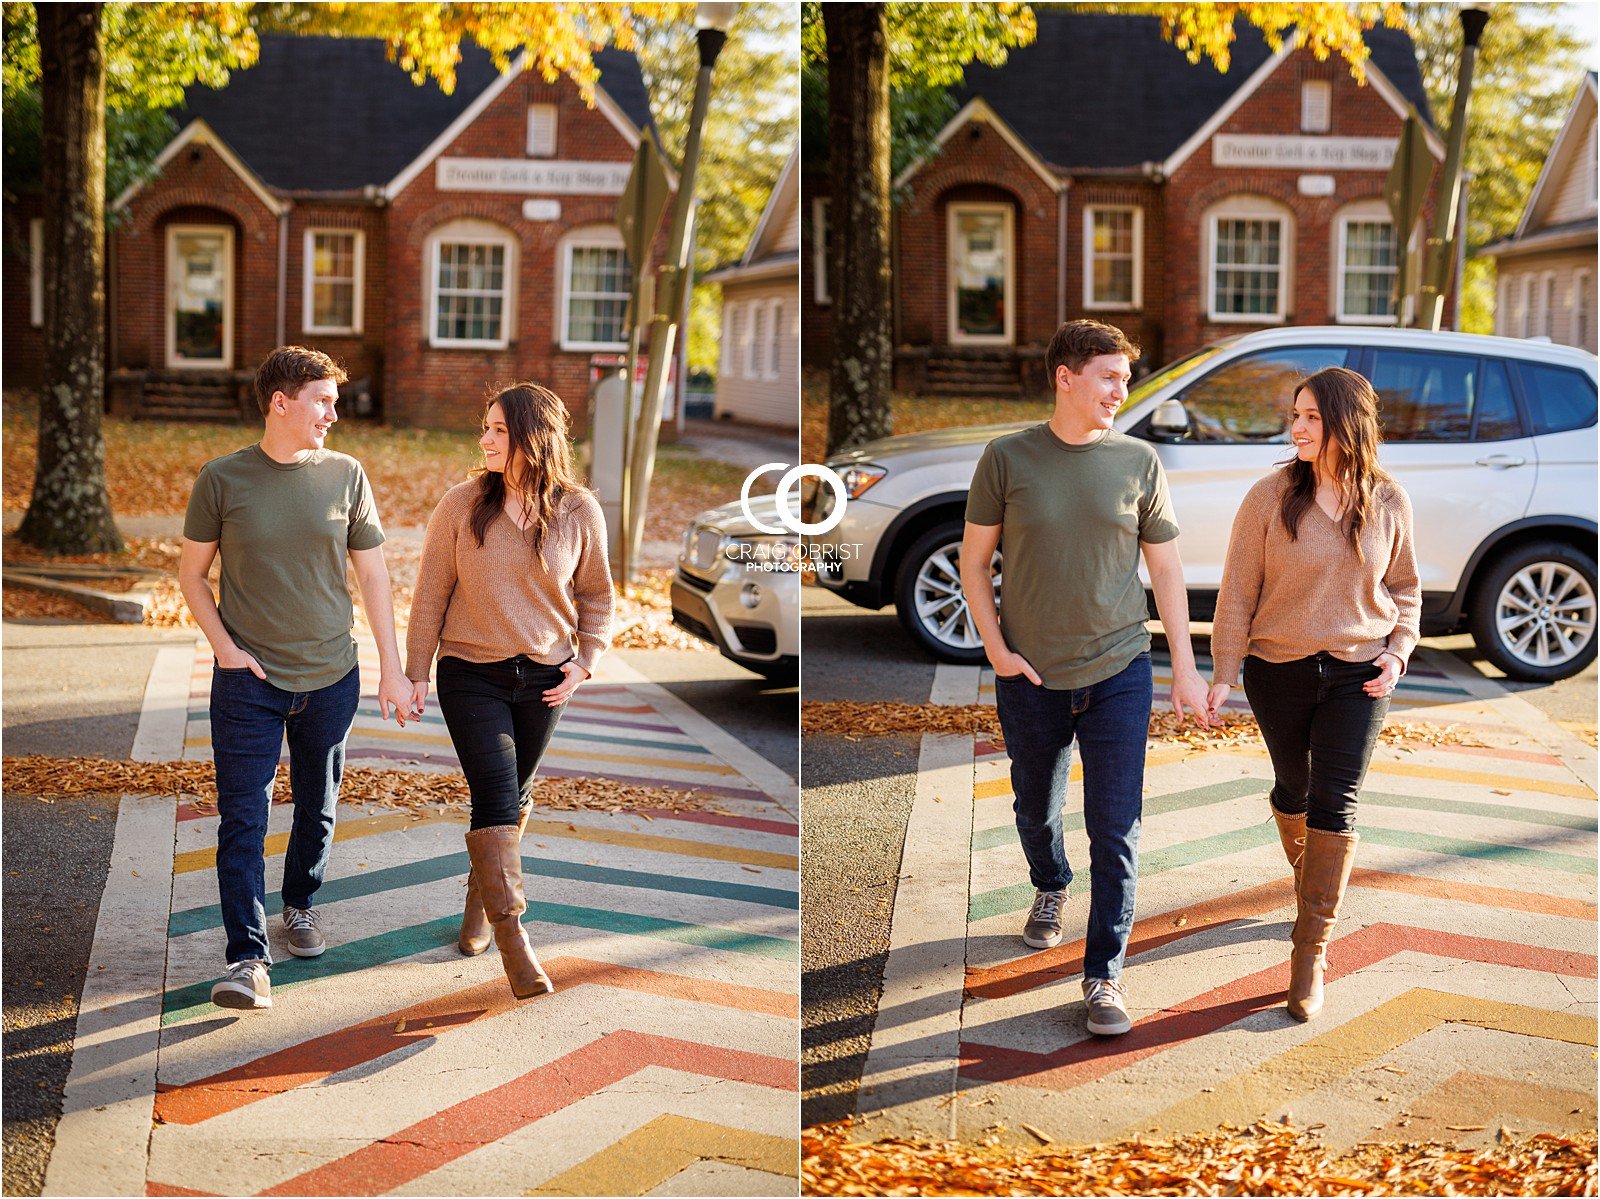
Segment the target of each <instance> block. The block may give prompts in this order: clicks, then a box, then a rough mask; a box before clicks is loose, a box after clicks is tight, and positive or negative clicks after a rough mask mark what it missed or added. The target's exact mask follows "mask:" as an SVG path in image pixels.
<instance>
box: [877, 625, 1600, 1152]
mask: <svg viewBox="0 0 1600 1199" xmlns="http://www.w3.org/2000/svg"><path fill="white" fill-rule="evenodd" d="M1156 674H1157V680H1158V693H1157V701H1156V702H1157V705H1158V707H1159V706H1163V705H1164V704H1165V703H1166V702H1167V700H1166V694H1165V691H1166V689H1167V687H1170V669H1169V667H1167V665H1166V664H1165V663H1157V666H1156ZM1163 676H1165V677H1163ZM1162 684H1166V686H1165V687H1164V686H1162ZM933 701H934V702H937V703H950V704H959V703H972V702H983V703H993V702H994V691H993V681H992V677H991V676H990V674H989V672H988V671H987V670H985V671H982V672H980V671H979V670H978V669H977V668H970V667H967V668H964V667H941V668H940V671H939V674H938V677H937V679H936V682H935V684H934V695H933ZM1235 705H1237V707H1235ZM1230 707H1235V710H1247V704H1245V703H1244V702H1243V697H1242V695H1240V694H1239V693H1237V692H1236V693H1235V698H1234V700H1233V701H1232V702H1230ZM1392 711H1393V714H1394V715H1395V716H1396V717H1399V718H1402V719H1404V718H1411V719H1422V720H1427V721H1430V722H1434V723H1440V724H1445V723H1451V724H1456V725H1458V726H1460V727H1462V728H1463V729H1465V730H1469V731H1471V732H1472V733H1473V734H1475V735H1476V736H1477V737H1478V738H1479V739H1481V740H1482V741H1483V742H1485V743H1486V745H1487V746H1488V748H1484V747H1469V746H1458V745H1440V746H1430V747H1427V748H1417V749H1412V748H1410V747H1407V748H1404V749H1402V748H1397V747H1380V748H1379V750H1378V752H1377V754H1376V755H1375V757H1374V760H1373V765H1372V769H1371V771H1370V772H1369V774H1368V778H1367V787H1366V788H1364V789H1363V792H1362V799H1361V815H1360V824H1359V828H1360V831H1361V834H1362V842H1361V847H1360V850H1359V854H1358V857H1357V868H1356V871H1355V874H1354V876H1353V878H1352V884H1351V888H1350V891H1349V893H1348V896H1347V899H1346V904H1345V909H1344V913H1343V918H1342V919H1341V922H1340V924H1339V926H1338V932H1337V936H1336V940H1335V941H1334V943H1333V946H1332V948H1331V949H1330V953H1329V962H1330V968H1329V975H1328V979H1329V982H1328V999H1327V1006H1326V1008H1325V1010H1324V1012H1323V1014H1322V1015H1321V1016H1320V1017H1319V1018H1318V1019H1317V1020H1315V1021H1313V1022H1311V1023H1309V1024H1306V1025H1301V1024H1297V1023H1295V1022H1294V1021H1292V1020H1291V1019H1290V1018H1289V1017H1288V1016H1287V1014H1286V1013H1285V1012H1284V1010H1283V989H1284V987H1285V986H1286V984H1287V979H1288V968H1287V960H1288V933H1289V926H1290V924H1291V922H1292V919H1293V913H1294V896H1293V888H1292V883H1291V880H1290V878H1289V871H1288V868H1287V865H1286V864H1285V863H1284V861H1283V856H1282V851H1281V849H1280V848H1279V845H1278V838H1277V834H1276V831H1275V829H1274V827H1273V825H1272V823H1271V821H1270V819H1269V816H1268V809H1267V807H1266V798H1265V797H1266V794H1267V791H1268V789H1269V788H1270V786H1271V778H1272V774H1271V767H1270V763H1269V762H1268V760H1267V756H1266V753H1265V751H1264V750H1263V749H1260V748H1256V747H1236V748H1226V749H1207V750H1204V751H1200V750H1196V749H1194V748H1192V747H1189V746H1185V745H1173V744H1170V743H1168V744H1154V745H1153V746H1152V748H1151V751H1150V754H1149V758H1148V766H1147V771H1146V779H1145V782H1146V789H1145V790H1146V794H1145V804H1144V821H1143V827H1142V833H1141V842H1140V886H1139V901H1138V908H1137V911H1136V917H1135V918H1136V923H1135V926H1134V929H1133V932H1132V935H1131V938H1130V943H1129V948H1128V956H1127V963H1126V966H1125V972H1124V980H1125V982H1126V983H1127V985H1128V989H1129V999H1130V1008H1131V1012H1132V1015H1133V1016H1134V1019H1135V1027H1134V1029H1133V1031H1132V1032H1131V1033H1129V1034H1128V1035H1126V1036H1123V1037H1117V1038H1097V1037H1093V1036H1091V1035H1089V1034H1088V1033H1087V1031H1086V1029H1085V1028H1084V1023H1083V1007H1082V998H1081V990H1080V987H1079V982H1080V979H1081V977H1082V969H1083V949H1084V943H1083V937H1084V933H1085V930H1086V925H1087V908H1088V899H1087V895H1088V882H1089V870H1088V841H1087V837H1086V834H1085V832H1084V828H1083V819H1082V810H1081V806H1080V805H1078V804H1077V803H1076V802H1074V801H1075V800H1076V799H1077V798H1078V794H1079V793H1078V790H1077V788H1078V785H1079V778H1080V772H1079V771H1078V770H1077V769H1076V768H1075V769H1074V772H1073V780H1072V787H1073V789H1072V797H1071V799H1069V802H1068V812H1067V817H1066V821H1065V826H1066V845H1067V854H1068V859H1069V861H1071V862H1072V863H1073V865H1074V868H1075V871H1076V877H1075V879H1074V882H1073V885H1072V898H1071V899H1070V901H1069V903H1068V906H1067V910H1066V924H1067V929H1066V938H1065V941H1064V943H1063V944H1062V945H1060V946H1058V947H1056V948H1054V949H1050V950H1045V951H1042V952H1040V951H1032V950H1029V949H1027V948H1026V947H1025V946H1023V944H1022V942H1021V938H1020V930H1021V925H1022V922H1023V920H1024V918H1025V915H1026V912H1027V909H1028V907H1029V905H1030V904H1031V902H1032V899H1033V890H1032V888H1031V886H1030V885H1029V884H1028V881H1027V870H1026V865H1025V862H1024V860H1023V856H1022V851H1021V847H1020V845H1019V844H1018V841H1017V837H1016V832H1015V826H1014V823H1013V818H1012V813H1011V799H1012V797H1011V783H1010V776H1009V770H1010V763H1009V759H1008V758H1007V757H1006V756H1005V753H1004V750H1003V748H1002V747H1000V746H997V745H995V744H993V743H991V742H990V741H988V740H986V739H983V738H978V739H974V738H972V737H959V736H951V735H931V736H927V737H924V739H923V744H922V749H921V757H920V760H919V770H918V786H917V797H916V800H915V802H914V804H913V809H912V816H911V821H910V825H909V826H908V829H907V834H906V849H905V860H907V861H913V860H914V861H916V862H917V863H918V867H917V869H916V871H915V872H914V873H911V872H908V874H907V875H906V876H905V877H903V878H902V880H901V882H900V885H899V889H898V892H897V895H896V901H895V913H894V918H893V926H892V932H891V952H890V957H889V962H888V965H887V967H886V969H885V982H884V992H883V996H882V1000H881V1002H880V1005H879V1009H878V1017H877V1023H876V1025H875V1028H874V1033H873V1038H872V1045H871V1050H870V1052H869V1055H868V1060H867V1066H866V1070H865V1073H864V1075H863V1080H862V1088H861V1098H860V1109H861V1114H862V1115H863V1116H864V1117H866V1119H867V1123H866V1124H865V1133H866V1134H867V1135H872V1136H883V1135H888V1134H890V1133H895V1132H906V1133H911V1132H915V1133H924V1134H933V1135H937V1136H945V1137H949V1136H954V1137H958V1138H965V1139H973V1140H976V1139H978V1138H980V1137H985V1136H990V1135H999V1136H1000V1137H1001V1138H1002V1139H1007V1140H1013V1141H1015V1142H1016V1143H1018V1144H1029V1145H1032V1144H1037V1143H1038V1142H1037V1140H1036V1139H1035V1134H1034V1133H1033V1132H1032V1131H1031V1130H1038V1132H1039V1133H1042V1134H1043V1135H1046V1136H1049V1137H1051V1138H1052V1139H1054V1140H1056V1141H1059V1142H1064V1143H1084V1142H1094V1141H1104V1140H1107V1139H1112V1138H1116V1137H1123V1136H1133V1135H1135V1134H1138V1133H1143V1132H1148V1131H1150V1130H1161V1131H1163V1132H1182V1131H1193V1130H1200V1129H1214V1128H1216V1127H1217V1126H1218V1125H1220V1124H1223V1123H1233V1124H1248V1123H1251V1122H1253V1121H1255V1120H1257V1119H1261V1118H1285V1117H1287V1118H1292V1119H1293V1120H1294V1121H1295V1122H1296V1123H1298V1124H1300V1125H1302V1126H1308V1125H1317V1126H1320V1129H1321V1132H1322V1135H1323V1137H1324V1138H1325V1139H1326V1140H1327V1141H1328V1142H1329V1143H1330V1144H1332V1145H1350V1144H1353V1143H1354V1142H1355V1141H1357V1140H1359V1139H1363V1138H1366V1137H1369V1136H1373V1135H1384V1136H1389V1137H1392V1138H1393V1139H1415V1140H1427V1139H1442V1140H1452V1139H1453V1140H1458V1141H1462V1142H1466V1143H1474V1142H1481V1141H1483V1140H1485V1139H1487V1138H1492V1137H1493V1136H1494V1135H1495V1134H1496V1132H1497V1130H1498V1128H1499V1127H1500V1125H1502V1124H1504V1125H1506V1126H1507V1127H1512V1128H1516V1129H1518V1130H1520V1131H1541V1130H1550V1131H1567V1130H1579V1129H1584V1128H1593V1127H1594V1124H1595V1103H1594V1098H1593V1096H1594V1090H1595V1081H1596V1066H1595V1041H1596V1035H1595V1034H1596V1024H1595V1015H1596V1007H1595V1002H1596V985H1595V981H1596V959H1595V955H1594V947H1595V843H1596V827H1597V825H1596V805H1595V789H1594V782H1595V754H1594V751H1593V750H1592V749H1590V748H1589V747H1588V746H1587V745H1585V744H1584V743H1583V742H1581V741H1579V740H1578V739H1577V738H1575V737H1573V736H1571V735H1570V734H1568V733H1567V732H1565V731H1564V730H1562V729H1561V728H1559V727H1558V726H1557V725H1555V724H1554V722H1551V721H1548V720H1546V719H1545V718H1544V717H1543V716H1542V715H1540V714H1539V713H1538V712H1537V710H1535V709H1534V708H1532V707H1531V706H1530V705H1528V704H1527V703H1525V702H1524V701H1522V700H1520V699H1517V698H1516V697H1515V696H1513V695H1511V694H1509V693H1506V692H1504V691H1503V690H1501V689H1500V688H1498V687H1497V686H1495V685H1494V684H1492V683H1489V682H1487V681H1485V680H1482V679H1477V678H1475V677H1469V676H1468V675H1467V674H1466V672H1465V671H1464V670H1463V669H1461V668H1459V667H1457V666H1456V665H1455V664H1454V663H1453V662H1452V661H1451V660H1449V659H1448V658H1447V657H1446V656H1445V655H1442V654H1434V653H1430V652H1428V651H1422V652H1421V653H1419V654H1418V655H1417V658H1416V659H1414V661H1413V664H1412V669H1411V672H1410V674H1409V675H1408V676H1407V678H1406V680H1405V682H1404V683H1403V685H1402V687H1401V688H1400V690H1399V692H1398V693H1397V696H1396V699H1395V702H1394V705H1393V709H1392ZM949 844H964V845H967V846H968V847H969V852H968V853H967V854H965V855H952V854H950V853H948V852H947V851H946V852H939V850H938V848H937V847H939V846H948V845H949ZM1024 1124H1026V1125H1028V1131H1025V1130H1024V1129H1023V1125H1024Z"/></svg>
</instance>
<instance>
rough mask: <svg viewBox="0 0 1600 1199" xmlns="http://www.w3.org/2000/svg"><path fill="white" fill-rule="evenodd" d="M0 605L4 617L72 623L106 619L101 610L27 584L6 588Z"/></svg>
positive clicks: (8, 618)
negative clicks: (37, 589)
mask: <svg viewBox="0 0 1600 1199" xmlns="http://www.w3.org/2000/svg"><path fill="white" fill-rule="evenodd" d="M0 608H3V609H4V616H5V618H6V619H7V620H67V621H71V622H72V623H73V624H103V623H106V622H108V621H109V620H110V617H108V616H107V615H106V614H105V613H104V612H96V611H95V610H94V609H93V608H87V607H85V606H84V605H82V604H80V603H79V602H78V601H77V600H75V599H71V598H69V597H67V596H65V595H50V594H48V593H47V592H44V591H35V590H34V589H33V588H31V587H21V586H8V587H6V588H5V594H4V596H3V597H0Z"/></svg>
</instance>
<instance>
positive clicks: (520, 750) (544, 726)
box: [438, 654, 567, 829]
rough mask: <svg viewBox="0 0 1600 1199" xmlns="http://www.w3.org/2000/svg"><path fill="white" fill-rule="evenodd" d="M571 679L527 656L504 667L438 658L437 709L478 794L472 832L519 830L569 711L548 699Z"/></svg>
mask: <svg viewBox="0 0 1600 1199" xmlns="http://www.w3.org/2000/svg"><path fill="white" fill-rule="evenodd" d="M566 677H567V676H566V675H565V674H563V673H562V671H561V668H560V667H559V666H546V665H544V664H543V663H541V662H535V661H534V660H533V659H532V658H529V657H527V656H526V655H525V654H518V655H517V656H516V657H515V658H506V659H505V660H504V661H500V662H468V661H466V660H464V659H462V658H440V659H439V668H438V681H439V711H440V712H442V713H443V714H444V723H445V726H446V727H447V728H449V730H450V740H451V741H452V742H453V743H454V744H455V747H456V757H457V758H458V759H459V760H460V762H461V773H462V774H464V775H465V776H466V779H467V790H468V791H469V792H471V794H472V826H471V827H473V828H475V829H479V828H492V827H493V826H495V825H497V824H516V823H517V821H518V820H520V819H521V818H522V815H521V813H522V809H523V808H525V807H527V806H528V804H529V803H531V802H532V800H531V799H530V791H531V788H532V787H533V776H534V772H535V771H537V770H538V769H539V761H540V759H542V758H543V757H544V752H545V750H546V749H547V748H549V745H550V738H552V737H554V736H555V733H556V722H557V721H558V720H560V719H561V713H562V711H563V710H565V708H566V705H565V704H562V705H560V706H559V707H555V708H552V707H550V705H548V704H547V703H545V702H544V693H545V692H546V691H548V690H549V689H550V688H552V687H556V686H559V685H560V684H561V683H562V682H563V681H564V680H565V679H566Z"/></svg>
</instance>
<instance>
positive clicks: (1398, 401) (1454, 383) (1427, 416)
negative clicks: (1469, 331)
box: [1372, 350, 1478, 441]
mask: <svg viewBox="0 0 1600 1199" xmlns="http://www.w3.org/2000/svg"><path fill="white" fill-rule="evenodd" d="M1372 358H1373V363H1372V386H1373V389H1374V390H1375V391H1376V392H1377V393H1378V417H1379V419H1380V420H1381V421H1382V422H1383V437H1384V440H1385V441H1467V440H1468V439H1470V438H1471V436H1472V413H1473V410H1474V409H1475V408H1476V407H1477V402H1478V360H1477V359H1476V358H1468V357H1466V356H1465V355H1461V354H1434V353H1429V352H1428V351H1425V350H1376V351H1374V353H1373V356H1372Z"/></svg>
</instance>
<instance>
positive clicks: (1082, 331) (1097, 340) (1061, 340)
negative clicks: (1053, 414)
mask: <svg viewBox="0 0 1600 1199" xmlns="http://www.w3.org/2000/svg"><path fill="white" fill-rule="evenodd" d="M1140 353H1141V351H1140V349H1139V347H1138V346H1136V345H1134V344H1133V342H1131V341H1129V340H1128V335H1127V334H1126V333H1124V332H1123V331H1122V330H1121V329H1119V328H1117V327H1116V326H1115V325H1106V324H1102V323H1101V322H1099V321H1068V322H1067V323H1066V324H1064V325H1062V326H1061V328H1059V329H1057V330H1056V335H1055V336H1054V337H1052V338H1051V339H1050V348H1049V349H1048V350H1046V351H1045V365H1046V366H1047V367H1048V368H1049V370H1050V387H1051V389H1052V390H1054V389H1055V385H1056V371H1058V370H1060V369H1061V368H1062V367H1063V366H1064V367H1066V368H1067V369H1068V370H1070V371H1071V372H1072V373H1073V374H1075V375H1076V374H1079V373H1081V372H1082V370H1083V364H1084V363H1086V362H1088V361H1089V359H1091V358H1098V357H1100V355H1102V354H1126V355H1127V356H1128V361H1129V362H1133V361H1134V360H1135V359H1137V358H1138V357H1139V355H1140Z"/></svg>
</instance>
